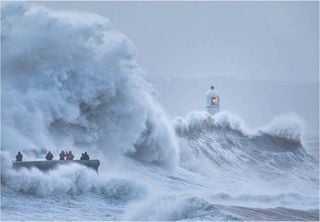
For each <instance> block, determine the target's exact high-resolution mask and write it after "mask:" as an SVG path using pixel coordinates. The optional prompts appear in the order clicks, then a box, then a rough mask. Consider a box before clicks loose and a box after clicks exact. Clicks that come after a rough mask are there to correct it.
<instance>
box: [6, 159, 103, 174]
mask: <svg viewBox="0 0 320 222" xmlns="http://www.w3.org/2000/svg"><path fill="white" fill-rule="evenodd" d="M68 164H80V165H84V166H86V167H88V168H91V169H94V170H95V171H97V172H98V168H99V165H100V161H99V160H45V161H14V162H13V164H12V165H13V168H15V169H19V168H23V167H25V168H31V167H36V168H38V169H39V170H42V171H48V170H51V169H54V168H56V167H57V166H59V165H68Z"/></svg>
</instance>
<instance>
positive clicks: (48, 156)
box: [46, 151, 53, 160]
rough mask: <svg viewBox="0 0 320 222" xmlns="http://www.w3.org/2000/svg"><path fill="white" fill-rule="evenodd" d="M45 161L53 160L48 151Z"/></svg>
mask: <svg viewBox="0 0 320 222" xmlns="http://www.w3.org/2000/svg"><path fill="white" fill-rule="evenodd" d="M46 159H47V160H52V159H53V154H52V153H51V151H49V152H48V154H47V155H46Z"/></svg>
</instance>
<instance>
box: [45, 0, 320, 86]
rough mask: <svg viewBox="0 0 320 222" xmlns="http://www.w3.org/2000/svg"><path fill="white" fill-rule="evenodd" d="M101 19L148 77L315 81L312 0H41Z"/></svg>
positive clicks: (316, 60)
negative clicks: (127, 44) (133, 51)
mask: <svg viewBox="0 0 320 222" xmlns="http://www.w3.org/2000/svg"><path fill="white" fill-rule="evenodd" d="M41 4H42V5H46V6H47V7H49V8H53V9H64V10H78V11H87V12H93V13H97V14H100V15H103V16H106V17H108V18H109V19H110V20H111V22H112V23H113V25H114V27H115V29H117V30H119V31H121V32H123V33H125V34H126V35H127V36H128V37H129V38H130V39H131V40H132V41H133V42H134V43H135V45H136V47H137V49H138V61H139V64H140V65H141V66H142V67H143V68H144V69H145V70H146V71H147V73H148V75H151V76H161V77H165V78H170V77H177V76H178V77H212V76H216V75H222V76H224V75H226V76H234V77H237V78H240V79H243V78H244V79H250V78H258V79H260V78H262V79H270V78H271V79H278V80H289V81H297V82H300V81H308V82H315V81H319V76H318V75H319V74H318V63H319V55H318V51H319V50H318V49H319V18H318V17H319V3H318V2H42V3H41Z"/></svg>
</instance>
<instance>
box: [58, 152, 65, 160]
mask: <svg viewBox="0 0 320 222" xmlns="http://www.w3.org/2000/svg"><path fill="white" fill-rule="evenodd" d="M65 156H66V153H65V152H64V151H63V150H62V151H61V152H60V154H59V157H60V160H64V158H65Z"/></svg>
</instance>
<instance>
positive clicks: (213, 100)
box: [211, 96, 219, 105]
mask: <svg viewBox="0 0 320 222" xmlns="http://www.w3.org/2000/svg"><path fill="white" fill-rule="evenodd" d="M218 104H219V97H218V96H213V97H211V105H218Z"/></svg>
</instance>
